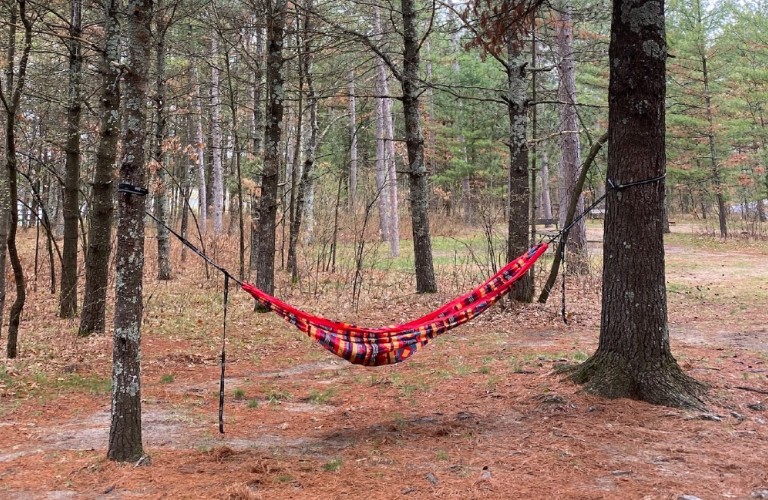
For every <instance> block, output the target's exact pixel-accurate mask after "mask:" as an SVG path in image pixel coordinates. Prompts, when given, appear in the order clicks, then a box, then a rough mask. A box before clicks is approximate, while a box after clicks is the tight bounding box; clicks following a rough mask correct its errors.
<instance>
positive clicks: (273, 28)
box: [256, 0, 286, 293]
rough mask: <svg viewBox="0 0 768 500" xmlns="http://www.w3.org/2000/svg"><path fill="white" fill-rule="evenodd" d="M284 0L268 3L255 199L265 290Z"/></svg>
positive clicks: (278, 137) (259, 279)
mask: <svg viewBox="0 0 768 500" xmlns="http://www.w3.org/2000/svg"><path fill="white" fill-rule="evenodd" d="M285 15H286V2H285V0H270V1H269V2H268V5H267V98H268V108H267V116H266V133H265V144H264V169H263V171H262V176H261V196H260V197H259V202H258V210H259V216H258V223H259V227H258V235H257V237H258V243H259V245H258V248H257V256H256V286H258V287H259V288H260V289H261V290H263V291H264V292H267V293H274V289H275V229H276V225H277V191H278V182H277V181H278V175H279V172H280V157H281V151H280V144H281V142H282V125H283V101H284V99H285V89H284V87H283V37H284V34H283V31H284V28H285Z"/></svg>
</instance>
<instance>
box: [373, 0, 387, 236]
mask: <svg viewBox="0 0 768 500" xmlns="http://www.w3.org/2000/svg"><path fill="white" fill-rule="evenodd" d="M373 22H374V31H375V33H376V34H377V35H379V36H380V35H381V33H382V31H381V13H380V10H379V7H378V6H376V7H375V11H374V21H373ZM376 93H377V94H378V95H379V97H378V98H377V99H376V166H375V176H376V196H377V199H376V205H377V207H378V209H379V236H380V237H381V241H387V240H388V239H389V235H390V229H389V225H390V221H389V215H390V213H391V212H390V210H389V191H388V190H387V172H388V163H387V141H388V140H389V141H391V140H392V137H389V136H387V126H386V121H385V116H386V114H387V111H388V107H387V104H386V101H387V96H388V95H389V85H388V83H387V69H386V67H385V66H384V61H382V60H381V59H379V58H377V59H376Z"/></svg>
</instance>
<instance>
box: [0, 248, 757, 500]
mask: <svg viewBox="0 0 768 500" xmlns="http://www.w3.org/2000/svg"><path fill="white" fill-rule="evenodd" d="M675 238H676V237H674V236H673V238H671V239H668V240H667V244H668V246H667V255H668V281H669V288H670V293H669V301H670V324H671V339H672V343H673V351H674V353H675V354H676V357H677V358H678V360H679V361H680V363H681V366H682V367H683V369H684V371H685V372H686V373H688V374H689V375H692V376H694V377H696V378H697V379H699V380H702V381H704V382H706V383H708V384H710V385H711V386H712V390H711V393H710V400H709V410H708V412H707V413H704V414H702V413H692V412H685V411H679V410H670V409H667V408H661V407H654V406H650V405H647V404H644V403H640V402H636V401H628V400H617V401H607V400H601V399H597V398H595V397H593V396H589V395H587V394H584V393H582V392H581V391H580V390H579V387H577V386H575V385H573V384H571V383H569V382H567V381H565V380H563V379H562V378H561V377H559V376H557V375H556V374H555V371H556V369H557V368H558V367H559V366H561V365H562V364H565V363H571V362H578V361H581V360H583V359H584V358H585V357H586V356H588V355H589V354H590V353H591V352H593V350H594V349H595V346H596V341H597V334H598V331H599V308H600V306H599V301H600V296H599V280H598V279H596V278H594V277H591V278H587V279H585V280H582V281H576V280H574V279H571V280H570V281H569V297H568V301H569V311H570V312H571V313H572V318H571V324H570V326H564V325H563V324H562V322H561V320H560V318H559V303H558V300H557V297H553V301H552V302H551V303H550V304H547V305H545V306H542V305H538V304H534V305H530V306H519V305H513V306H508V307H506V308H505V309H503V310H502V309H501V308H495V309H494V310H492V311H489V312H488V313H487V314H486V315H485V316H483V317H481V318H479V319H478V320H477V321H475V322H472V323H470V324H469V325H466V326H464V327H462V328H460V329H458V330H456V331H454V332H453V333H451V334H448V335H446V336H444V337H441V338H439V339H437V340H436V341H434V342H433V343H432V344H430V346H428V347H426V348H425V349H423V350H422V351H420V352H419V353H418V354H417V355H416V356H415V357H414V358H412V359H411V360H409V361H408V362H406V363H404V364H402V365H399V366H393V367H382V368H365V367H359V366H352V365H349V364H346V363H345V362H343V361H339V360H337V359H335V358H334V357H333V356H331V355H330V354H328V353H326V352H325V351H324V350H322V349H320V348H319V347H318V346H316V345H314V344H312V343H311V342H309V341H308V340H306V339H305V338H303V337H302V336H301V334H300V333H298V332H297V331H295V330H293V329H291V328H290V327H289V326H287V325H286V324H285V323H284V322H283V321H282V320H280V319H279V318H276V317H274V316H273V315H260V314H255V313H253V311H252V302H251V301H250V300H249V299H248V297H247V296H246V295H245V294H242V293H236V294H234V295H233V296H232V298H231V299H232V301H231V304H230V323H229V325H228V337H229V342H228V358H227V359H228V361H229V365H228V369H227V387H226V395H227V403H226V408H225V430H226V433H225V434H224V435H219V434H218V432H217V423H216V420H217V405H218V372H219V367H218V353H219V349H220V339H221V337H220V335H221V290H220V287H221V281H220V280H219V279H218V278H217V277H214V278H212V279H210V280H207V279H206V278H205V275H204V272H203V270H202V267H201V266H200V264H199V262H196V261H193V260H191V259H190V260H189V261H188V262H187V263H185V264H184V265H183V266H182V265H180V261H179V255H178V253H177V254H176V255H175V256H174V262H175V264H176V265H175V269H177V273H176V279H175V280H174V281H172V282H171V283H169V284H166V283H158V282H156V281H155V280H154V279H153V275H154V272H153V270H152V262H153V259H152V257H151V251H152V249H153V245H151V244H150V243H151V242H150V240H148V244H147V248H148V251H149V252H148V253H149V258H148V271H147V284H146V288H145V292H146V295H147V298H148V299H147V302H146V310H145V323H144V327H143V339H142V349H143V353H142V355H143V373H142V382H143V393H142V398H143V420H144V445H145V448H146V451H147V453H148V454H149V455H150V457H151V464H150V465H149V466H142V467H134V466H133V465H130V464H127V465H121V464H115V463H112V462H110V461H108V460H106V458H105V456H106V442H107V433H108V428H109V404H110V402H109V392H108V390H107V388H106V387H105V384H108V381H109V379H110V369H111V368H110V359H111V339H110V337H109V335H107V336H96V337H92V338H88V339H79V338H77V337H76V336H75V335H74V333H75V328H76V325H74V324H72V323H68V322H65V321H61V320H58V319H56V316H55V303H56V301H55V300H52V298H51V296H50V295H49V294H48V293H47V292H46V291H45V290H43V287H42V286H40V284H41V283H45V282H46V279H47V278H46V277H45V276H40V277H39V278H38V279H39V282H38V289H37V291H33V292H32V294H31V297H30V299H29V306H28V309H27V311H26V316H25V320H24V323H23V327H22V334H21V335H22V336H21V338H20V347H21V358H20V359H18V360H4V361H3V365H0V497H11V498H14V497H17V498H26V497H29V498H37V497H45V496H53V497H65V496H71V497H73V498H94V497H99V496H103V497H104V498H112V497H114V498H121V497H131V496H136V497H142V498H161V497H162V498H231V499H251V498H269V499H272V498H359V497H361V496H363V495H364V496H365V497H368V498H371V499H376V498H399V497H410V498H433V497H443V498H461V499H464V498H678V496H680V495H682V494H689V495H696V496H699V497H701V498H715V497H727V498H748V497H749V496H750V495H752V493H753V492H756V491H759V490H762V489H768V472H766V468H765V463H766V462H768V413H766V410H765V407H766V406H768V401H766V399H768V395H766V394H765V393H764V392H758V391H768V378H767V377H766V375H768V365H767V363H768V348H766V347H765V346H766V344H765V343H764V337H765V333H766V327H765V325H766V320H767V319H768V313H766V310H767V309H766V298H765V295H760V294H756V291H757V292H759V293H763V291H764V288H760V286H761V283H765V282H768V261H766V259H764V258H762V257H763V256H764V255H765V253H768V251H767V250H766V248H765V247H764V246H760V245H759V244H757V243H754V244H753V245H751V246H748V247H744V246H742V245H739V244H734V245H731V244H724V246H723V247H722V248H719V247H718V248H716V249H713V248H711V247H710V246H709V245H710V243H708V242H707V243H704V244H701V245H700V244H699V240H698V239H696V238H689V237H688V236H687V233H686V235H684V236H682V237H680V238H678V239H675ZM224 247H226V245H225V244H223V243H222V248H224ZM232 247H233V248H234V245H233V246H232ZM176 252H178V250H176ZM219 254H220V255H219V256H220V257H221V259H222V260H223V261H225V263H226V265H227V266H228V267H230V268H233V269H234V268H236V265H235V263H234V261H233V259H232V256H228V255H225V254H222V253H221V251H220V252H219ZM230 261H232V262H230ZM540 272H541V271H540ZM379 273H380V271H377V270H376V269H375V268H370V269H369V271H368V274H367V275H366V280H367V281H366V283H367V287H366V289H365V292H364V295H363V298H362V300H361V303H360V308H359V310H355V308H354V307H353V306H352V305H351V303H350V300H349V293H350V292H349V289H348V287H345V286H343V285H342V286H340V285H339V282H343V281H344V280H345V279H347V277H346V276H345V275H344V273H343V272H342V273H340V274H337V275H331V274H323V273H319V272H318V273H316V274H315V275H314V276H315V277H314V278H312V280H311V282H312V286H309V285H306V284H303V285H302V286H300V287H297V288H294V289H292V288H290V287H289V286H288V284H287V281H286V277H285V276H283V275H280V280H281V283H280V285H279V287H278V291H279V292H278V293H279V294H280V295H281V296H282V297H285V298H287V299H288V300H290V301H291V302H293V303H296V304H297V305H298V306H300V307H303V308H306V309H309V310H312V311H315V312H318V313H320V314H323V315H327V316H331V317H334V318H339V319H348V320H353V321H358V322H360V323H366V324H382V323H391V322H399V321H402V320H403V319H406V318H409V317H412V316H415V315H417V314H419V313H422V312H424V311H426V310H429V309H431V308H433V307H435V306H436V305H437V304H439V303H442V302H444V301H445V300H447V299H449V298H451V297H452V296H454V295H456V294H457V293H459V292H461V291H463V289H460V287H459V283H457V281H456V280H455V278H454V276H455V275H454V274H453V273H452V272H451V270H449V269H443V270H442V273H441V280H442V281H441V292H440V293H439V294H436V295H430V296H417V295H414V294H413V293H412V291H411V288H412V285H411V281H412V279H411V276H409V275H408V274H407V273H400V274H397V273H394V272H392V271H390V274H388V275H387V280H386V281H383V280H380V278H382V277H383V276H384V275H383V274H379ZM395 277H396V278H395ZM378 281H383V282H384V283H386V286H384V287H382V288H378V287H377V286H376V284H377V282H378ZM763 286H764V285H763ZM484 468H485V469H484Z"/></svg>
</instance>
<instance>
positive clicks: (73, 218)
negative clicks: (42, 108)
mask: <svg viewBox="0 0 768 500" xmlns="http://www.w3.org/2000/svg"><path fill="white" fill-rule="evenodd" d="M82 34H83V2H82V0H72V11H71V19H70V23H69V39H68V40H67V48H68V49H69V96H68V98H67V140H66V144H65V146H64V151H65V154H66V159H65V163H64V242H63V245H62V247H63V248H62V250H63V255H62V262H61V287H60V291H59V293H60V295H59V317H61V318H73V317H75V315H76V314H77V239H78V238H77V236H78V235H77V223H78V220H79V217H78V212H79V210H80V206H79V196H78V195H79V193H80V117H81V116H82V90H81V89H82V78H83V53H82V42H81V39H82Z"/></svg>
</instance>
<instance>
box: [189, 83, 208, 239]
mask: <svg viewBox="0 0 768 500" xmlns="http://www.w3.org/2000/svg"><path fill="white" fill-rule="evenodd" d="M193 76H194V79H195V89H196V92H195V97H194V113H193V115H194V117H195V131H196V132H197V144H196V145H195V152H196V154H197V199H198V205H199V210H200V232H201V233H202V234H203V235H205V233H206V228H207V227H208V193H207V189H206V187H207V183H206V168H205V157H206V151H205V134H204V133H203V105H202V96H201V92H200V90H201V89H200V79H199V77H198V75H197V69H195V70H194V71H193Z"/></svg>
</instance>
